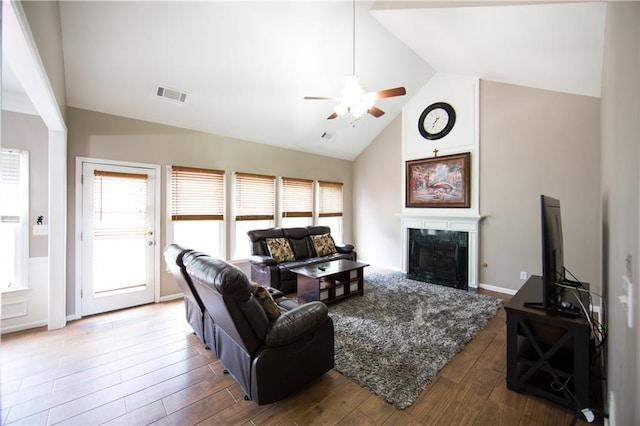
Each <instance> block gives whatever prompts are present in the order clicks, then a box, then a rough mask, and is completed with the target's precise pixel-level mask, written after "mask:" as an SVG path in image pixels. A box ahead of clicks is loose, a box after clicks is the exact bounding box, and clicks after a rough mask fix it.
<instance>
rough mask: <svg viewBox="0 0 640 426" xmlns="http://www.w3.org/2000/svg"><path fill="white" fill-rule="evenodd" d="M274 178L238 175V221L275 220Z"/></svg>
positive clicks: (236, 211)
mask: <svg viewBox="0 0 640 426" xmlns="http://www.w3.org/2000/svg"><path fill="white" fill-rule="evenodd" d="M275 181H276V178H275V177H274V176H265V175H254V174H248V173H236V175H235V190H236V197H235V198H236V205H235V214H236V220H274V218H275V199H276V197H275Z"/></svg>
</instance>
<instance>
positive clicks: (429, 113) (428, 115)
mask: <svg viewBox="0 0 640 426" xmlns="http://www.w3.org/2000/svg"><path fill="white" fill-rule="evenodd" d="M455 123H456V111H455V110H454V109H453V107H452V106H451V105H449V104H448V103H446V102H436V103H434V104H431V105H429V106H428V107H426V108H425V109H424V111H422V114H420V118H419V119H418V131H419V132H420V134H421V135H422V137H423V138H425V139H429V140H436V139H440V138H443V137H445V136H446V135H447V134H449V132H450V131H451V129H453V125H454V124H455Z"/></svg>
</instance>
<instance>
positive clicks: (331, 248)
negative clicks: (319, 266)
mask: <svg viewBox="0 0 640 426" xmlns="http://www.w3.org/2000/svg"><path fill="white" fill-rule="evenodd" d="M311 241H312V242H313V247H314V248H315V249H316V253H317V254H318V256H327V255H329V254H333V253H335V252H336V245H335V243H334V242H333V238H332V237H331V234H322V235H311Z"/></svg>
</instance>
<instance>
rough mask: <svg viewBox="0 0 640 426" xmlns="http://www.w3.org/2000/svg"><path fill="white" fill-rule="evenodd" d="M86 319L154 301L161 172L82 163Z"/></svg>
mask: <svg viewBox="0 0 640 426" xmlns="http://www.w3.org/2000/svg"><path fill="white" fill-rule="evenodd" d="M81 181H82V214H83V218H82V234H81V240H82V241H81V244H82V248H81V250H82V287H81V288H82V290H81V297H82V315H91V314H96V313H100V312H106V311H112V310H116V309H121V308H127V307H130V306H137V305H142V304H145V303H151V302H153V301H154V295H155V285H156V283H155V275H156V274H155V270H156V268H157V265H156V264H155V262H156V255H155V251H156V248H155V238H156V229H155V223H156V220H155V215H156V199H155V198H156V196H155V194H156V191H155V184H156V169H154V168H145V167H130V166H122V165H110V164H99V163H92V162H83V163H82V179H81Z"/></svg>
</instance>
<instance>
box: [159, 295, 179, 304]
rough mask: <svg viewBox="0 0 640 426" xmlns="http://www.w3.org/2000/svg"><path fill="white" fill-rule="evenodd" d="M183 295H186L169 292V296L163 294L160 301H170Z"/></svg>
mask: <svg viewBox="0 0 640 426" xmlns="http://www.w3.org/2000/svg"><path fill="white" fill-rule="evenodd" d="M183 297H184V294H182V293H175V294H169V295H168V296H161V297H160V299H159V300H158V302H159V303H162V302H169V301H171V300H176V299H182V298H183Z"/></svg>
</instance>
